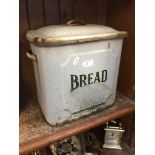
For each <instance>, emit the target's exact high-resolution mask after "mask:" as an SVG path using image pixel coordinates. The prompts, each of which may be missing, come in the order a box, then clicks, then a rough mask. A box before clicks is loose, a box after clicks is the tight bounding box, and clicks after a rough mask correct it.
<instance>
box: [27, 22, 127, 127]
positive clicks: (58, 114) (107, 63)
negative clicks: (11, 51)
mask: <svg viewBox="0 0 155 155" xmlns="http://www.w3.org/2000/svg"><path fill="white" fill-rule="evenodd" d="M126 36H127V33H126V32H124V31H117V30H114V29H112V28H110V27H107V26H103V25H93V24H85V23H83V22H82V21H79V20H78V21H69V22H68V23H67V24H65V25H52V26H46V27H42V28H40V29H38V30H30V31H28V32H27V34H26V38H27V39H28V40H29V42H30V46H31V50H32V53H29V52H28V53H27V56H28V57H29V58H30V59H32V60H33V64H34V72H35V79H36V87H37V95H38V101H39V104H40V106H41V109H42V111H43V114H44V116H45V118H46V120H47V122H48V123H50V124H51V125H56V124H61V123H63V122H66V121H70V120H74V119H77V118H80V117H82V116H86V115H89V114H91V113H93V112H96V111H99V110H101V109H104V108H106V107H107V106H110V105H112V104H113V103H114V100H115V95H116V86H117V77H118V72H119V63H120V57H121V50H122V43H123V37H126Z"/></svg>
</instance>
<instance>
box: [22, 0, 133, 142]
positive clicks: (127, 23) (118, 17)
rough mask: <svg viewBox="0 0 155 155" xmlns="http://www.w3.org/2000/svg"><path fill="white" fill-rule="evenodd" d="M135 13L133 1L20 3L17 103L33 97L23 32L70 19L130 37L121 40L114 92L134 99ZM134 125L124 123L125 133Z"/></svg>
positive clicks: (26, 0)
mask: <svg viewBox="0 0 155 155" xmlns="http://www.w3.org/2000/svg"><path fill="white" fill-rule="evenodd" d="M134 10H135V2H134V0H20V1H19V25H20V26H19V28H20V29H19V38H20V40H19V49H20V50H19V61H20V66H19V72H20V101H22V100H23V99H30V98H31V97H32V96H35V94H36V91H35V80H34V72H33V66H32V62H31V61H30V60H29V59H27V57H26V51H27V50H28V49H29V45H28V42H27V41H26V39H25V33H26V31H27V30H29V29H36V28H39V27H42V26H44V25H53V24H64V23H66V22H67V21H69V20H71V19H81V20H83V21H84V22H86V23H92V24H103V25H107V26H111V27H113V28H115V29H118V30H125V31H128V33H129V36H128V38H126V39H125V40H124V44H123V51H122V58H121V63H120V72H119V79H118V87H117V89H118V90H119V91H120V92H121V93H123V94H124V95H126V96H128V97H130V98H131V99H134V83H135V79H134V77H135V69H134V68H135V44H134V43H135V36H134V35H135V34H134V30H135V29H134V25H135V23H134V22H135V19H134V17H135V12H134ZM21 103H22V102H21ZM21 103H20V104H21ZM124 119H126V118H124ZM128 120H130V121H128ZM133 121H134V117H133V116H132V117H129V118H127V121H125V122H128V123H127V125H126V130H129V132H130V130H131V126H132V124H133ZM129 132H127V133H126V134H127V136H126V137H128V136H129V135H130V134H131V133H129ZM128 138H129V137H128ZM129 141H131V140H129V139H128V142H129Z"/></svg>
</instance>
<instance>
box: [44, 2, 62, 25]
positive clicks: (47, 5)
mask: <svg viewBox="0 0 155 155" xmlns="http://www.w3.org/2000/svg"><path fill="white" fill-rule="evenodd" d="M44 11H45V13H44V16H45V17H44V18H45V25H57V24H60V15H59V12H60V11H59V1H58V0H44Z"/></svg>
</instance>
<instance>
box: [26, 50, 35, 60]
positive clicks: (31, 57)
mask: <svg viewBox="0 0 155 155" xmlns="http://www.w3.org/2000/svg"><path fill="white" fill-rule="evenodd" d="M26 56H27V57H28V58H29V59H31V60H33V61H37V57H36V55H34V54H31V53H30V52H29V51H27V52H26Z"/></svg>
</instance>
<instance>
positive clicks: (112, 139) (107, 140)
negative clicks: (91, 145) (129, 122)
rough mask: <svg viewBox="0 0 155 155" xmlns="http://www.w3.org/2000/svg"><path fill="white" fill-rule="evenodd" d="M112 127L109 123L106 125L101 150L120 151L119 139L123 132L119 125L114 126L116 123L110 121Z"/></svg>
mask: <svg viewBox="0 0 155 155" xmlns="http://www.w3.org/2000/svg"><path fill="white" fill-rule="evenodd" d="M111 123H112V124H114V125H109V122H107V123H106V128H104V130H105V137H104V145H103V148H111V149H122V147H121V139H122V134H123V132H124V130H123V129H122V127H121V123H119V124H118V125H116V123H117V122H116V121H111Z"/></svg>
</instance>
